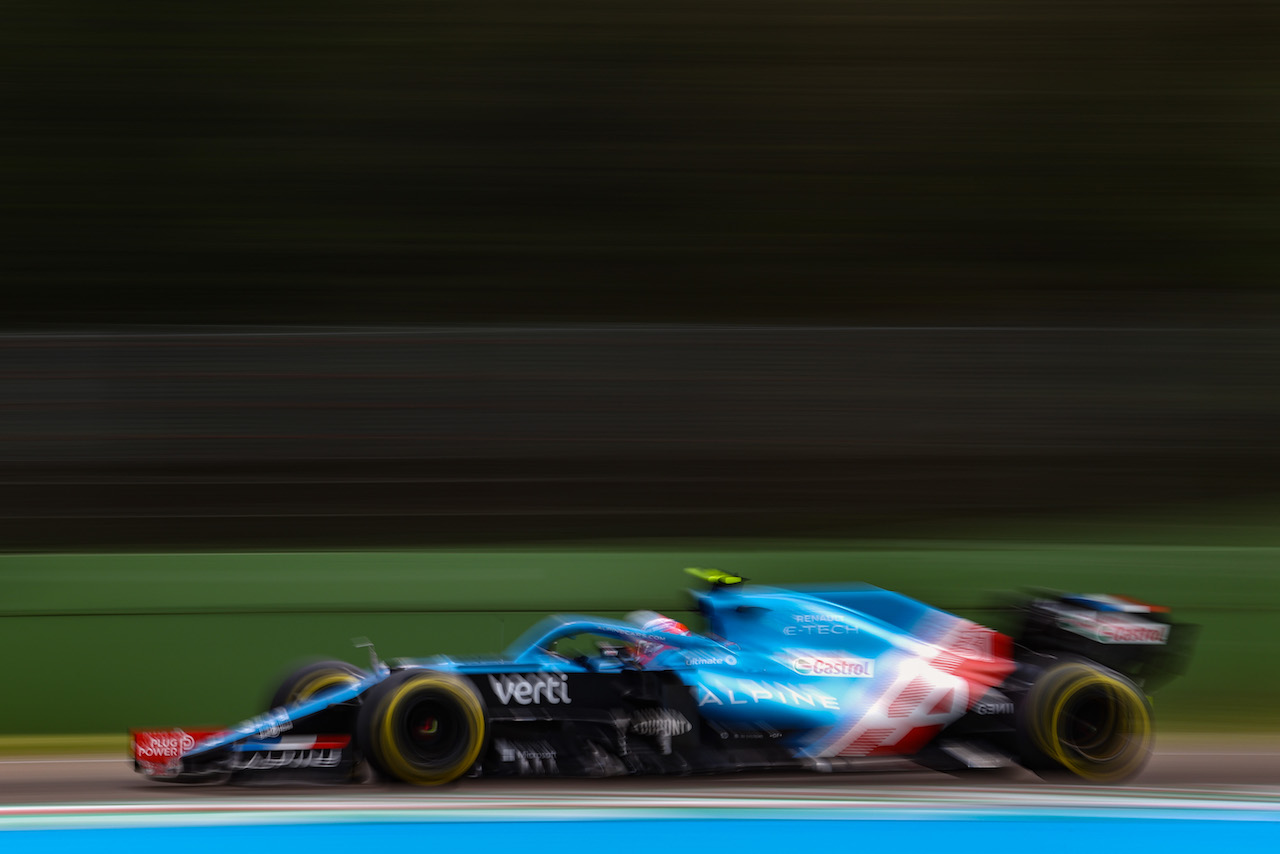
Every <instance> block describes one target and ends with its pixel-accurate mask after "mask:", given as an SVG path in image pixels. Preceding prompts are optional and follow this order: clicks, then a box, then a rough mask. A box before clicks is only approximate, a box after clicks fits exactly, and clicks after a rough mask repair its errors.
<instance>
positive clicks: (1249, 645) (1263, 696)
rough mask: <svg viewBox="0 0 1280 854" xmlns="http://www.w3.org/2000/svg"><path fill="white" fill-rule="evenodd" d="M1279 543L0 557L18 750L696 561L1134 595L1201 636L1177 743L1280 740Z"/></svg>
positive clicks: (606, 606)
mask: <svg viewBox="0 0 1280 854" xmlns="http://www.w3.org/2000/svg"><path fill="white" fill-rule="evenodd" d="M1278 560H1280V546H1275V545H1261V544H1253V545H1247V546H1240V545H1212V544H1209V543H1198V544H1193V545H1189V544H1185V543H1181V544H1179V543H1172V544H1168V543H1164V544H1150V545H1148V544H1137V545H1134V544H1121V543H1100V544H1081V543H1078V542H1077V543H1055V542H1044V541H1040V542H1029V541H1027V542H1010V541H1001V542H994V543H993V542H968V541H948V542H940V541H919V540H916V541H902V542H863V543H851V544H843V545H838V546H836V545H832V544H830V543H806V544H796V543H758V544H754V545H751V546H746V545H743V544H740V543H737V544H734V547H714V546H712V547H708V546H707V545H705V544H703V545H701V546H698V547H688V548H664V549H628V550H623V549H608V550H606V549H585V548H582V549H571V550H569V549H566V550H560V551H519V550H515V549H511V550H432V551H419V552H405V551H399V552H329V553H314V554H308V553H285V554H141V555H38V556H31V555H8V556H0V589H2V590H3V591H4V592H5V597H4V599H3V602H2V603H0V663H2V664H3V666H4V668H5V671H4V672H5V673H6V682H7V686H8V695H9V696H10V697H11V698H13V697H19V698H22V701H21V702H9V703H6V704H4V706H3V707H0V733H33V734H59V733H77V732H85V733H94V732H104V731H105V732H113V731H115V732H123V731H125V730H126V729H127V728H128V727H130V726H172V725H180V724H181V725H189V726H219V725H224V724H229V723H233V722H235V721H237V720H239V719H242V718H244V717H247V716H249V715H251V714H255V713H257V712H258V711H261V709H262V707H263V705H264V704H265V702H266V698H267V695H268V694H269V692H270V687H271V685H272V684H274V682H275V681H276V680H277V679H278V678H279V676H280V674H281V672H282V670H283V669H284V668H286V667H287V666H288V665H289V664H290V663H291V662H293V661H295V660H297V659H299V658H303V657H306V656H323V657H336V658H343V659H346V660H349V661H352V662H354V663H357V664H359V663H363V662H364V661H365V660H367V659H366V658H365V657H364V653H363V652H360V651H358V650H355V649H354V648H353V647H352V646H351V645H350V639H351V638H352V637H356V636H367V637H370V638H372V639H373V640H374V641H376V642H377V644H378V649H379V651H380V653H381V654H382V655H383V656H385V657H397V656H420V655H427V654H432V653H436V652H452V653H458V654H471V653H485V652H496V651H500V650H501V649H502V648H503V647H504V646H505V645H506V644H508V643H509V642H510V641H511V640H512V639H513V638H514V637H515V636H516V635H517V634H518V633H519V632H520V631H522V630H523V629H524V628H526V627H527V626H528V625H530V624H531V623H532V622H533V621H535V620H536V619H537V618H538V617H539V616H541V615H542V614H544V613H548V612H566V611H568V612H573V611H584V612H588V613H600V614H604V615H613V616H616V615H618V614H619V613H621V612H624V611H627V610H630V609H633V608H642V607H643V608H654V609H657V610H664V611H670V612H674V613H680V612H682V611H684V610H685V609H687V608H688V607H689V600H688V598H687V595H686V593H685V588H686V586H687V582H688V581H691V579H688V578H687V577H686V576H684V575H683V574H682V573H681V572H680V569H681V568H682V567H684V566H689V565H701V566H716V567H720V568H723V569H728V570H732V571H734V572H737V573H741V574H743V575H746V576H748V577H750V578H751V579H752V580H753V581H755V582H759V583H765V584H790V583H801V582H808V583H817V584H827V583H830V584H836V583H842V582H849V581H866V582H870V583H873V584H877V585H879V586H882V587H886V588H889V589H893V590H899V591H901V592H904V593H907V594H908V595H912V596H916V597H917V598H920V599H923V600H924V601H926V602H929V603H931V604H934V605H937V606H939V607H943V608H947V609H950V610H953V611H958V612H960V613H962V614H965V615H971V616H974V617H975V618H978V619H982V618H983V617H984V615H985V614H989V612H986V611H984V608H986V607H989V603H990V600H991V598H992V597H993V596H994V595H995V594H996V593H997V592H998V591H1007V590H1010V589H1016V588H1020V587H1025V586H1047V587H1056V588H1064V589H1073V590H1080V591H1087V592H1092V591H1100V592H1114V593H1123V594H1127V595H1131V596H1135V597H1137V598H1140V599H1146V600H1149V601H1154V602H1159V603H1162V604H1166V605H1170V606H1172V607H1173V608H1174V609H1175V613H1176V614H1177V616H1179V617H1180V618H1182V619H1184V620H1187V621H1190V622H1195V623H1198V624H1200V625H1201V627H1202V628H1201V635H1200V640H1199V645H1198V649H1197V654H1196V657H1195V660H1194V661H1193V664H1192V667H1191V670H1190V671H1189V672H1188V673H1187V674H1186V676H1185V677H1183V678H1182V679H1180V680H1178V681H1176V682H1174V683H1173V684H1172V685H1170V686H1169V687H1168V688H1167V689H1165V690H1164V691H1162V692H1161V693H1160V694H1159V695H1157V697H1156V710H1157V714H1158V716H1159V718H1160V721H1161V724H1162V726H1166V727H1175V728H1180V729H1192V730H1205V729H1208V730H1214V731H1220V732H1230V731H1233V730H1237V729H1241V730H1245V729H1247V730H1259V729H1263V730H1265V729H1280V717H1278V716H1277V712H1276V710H1277V709H1280V680H1276V679H1275V678H1274V676H1273V674H1274V673H1275V670H1276V665H1275V662H1276V661H1280V632H1277V631H1276V628H1277V625H1280V573H1278V572H1277V571H1276V567H1277V566H1278V565H1280V564H1278Z"/></svg>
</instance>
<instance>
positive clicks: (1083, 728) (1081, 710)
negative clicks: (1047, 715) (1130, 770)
mask: <svg viewBox="0 0 1280 854" xmlns="http://www.w3.org/2000/svg"><path fill="white" fill-rule="evenodd" d="M1122 706H1123V703H1122V701H1121V700H1120V698H1119V697H1117V696H1116V695H1115V692H1113V691H1111V690H1109V689H1108V688H1107V687H1105V686H1102V685H1093V686H1089V687H1087V688H1085V689H1083V690H1081V691H1078V692H1077V693H1076V694H1075V695H1074V696H1072V697H1071V698H1070V699H1069V700H1068V701H1067V702H1066V703H1065V704H1064V707H1063V710H1062V713H1061V716H1060V718H1059V724H1058V740H1059V744H1061V745H1062V748H1063V749H1064V750H1066V751H1070V752H1071V753H1074V754H1075V755H1076V756H1079V757H1080V758H1081V759H1084V760H1085V761H1087V762H1098V763H1103V762H1110V761H1113V760H1114V759H1116V758H1117V757H1118V756H1120V755H1121V754H1122V753H1123V752H1124V749H1125V747H1126V746H1127V745H1128V744H1129V740H1130V737H1131V735H1132V729H1133V727H1132V716H1130V715H1126V714H1124V712H1123V709H1122Z"/></svg>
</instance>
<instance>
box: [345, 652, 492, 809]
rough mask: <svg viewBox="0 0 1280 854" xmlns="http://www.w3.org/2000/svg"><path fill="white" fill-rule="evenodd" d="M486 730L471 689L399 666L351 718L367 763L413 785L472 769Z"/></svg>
mask: <svg viewBox="0 0 1280 854" xmlns="http://www.w3.org/2000/svg"><path fill="white" fill-rule="evenodd" d="M487 729H488V727H487V723H486V719H485V711H484V704H483V702H482V701H481V699H480V695H479V694H477V693H476V690H475V688H473V687H471V684H470V683H469V682H467V681H465V680H464V679H461V678H459V677H457V676H454V675H452V674H448V673H436V672H434V671H430V670H401V671H398V672H396V673H393V674H392V675H391V676H389V677H387V679H386V680H384V681H382V682H380V683H379V684H378V685H376V686H375V687H374V688H373V689H371V690H370V691H369V693H368V694H367V695H366V697H365V701H364V704H363V705H362V706H361V707H360V716H359V719H358V721H357V723H356V734H357V739H358V742H359V744H360V747H361V749H362V750H363V751H364V755H365V758H366V759H368V760H369V764H371V765H372V766H373V767H374V768H375V769H376V770H377V771H378V772H379V773H381V774H382V775H383V776H386V777H391V778H393V779H397V780H401V781H403V782H405V783H411V784H413V785H417V786H438V785H441V784H443V783H448V782H451V781H453V780H456V779H457V778H458V777H461V776H462V775H463V774H465V773H467V771H469V770H471V767H472V766H473V765H475V763H476V760H478V759H479V758H480V752H481V750H482V749H483V748H484V743H485V735H486V732H487Z"/></svg>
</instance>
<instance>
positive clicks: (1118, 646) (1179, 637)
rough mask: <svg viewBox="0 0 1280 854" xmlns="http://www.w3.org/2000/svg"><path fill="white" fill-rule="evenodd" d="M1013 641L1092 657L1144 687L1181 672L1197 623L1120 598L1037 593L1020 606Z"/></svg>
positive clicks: (1045, 650) (1046, 650) (1039, 649)
mask: <svg viewBox="0 0 1280 854" xmlns="http://www.w3.org/2000/svg"><path fill="white" fill-rule="evenodd" d="M1016 611H1017V613H1018V616H1019V620H1018V625H1017V627H1016V628H1015V629H1014V631H1013V637H1014V640H1015V642H1016V643H1017V644H1018V645H1019V646H1021V647H1024V648H1026V649H1027V650H1030V651H1031V652H1035V653H1047V654H1058V655H1062V654H1065V655H1071V656H1080V657H1082V658H1088V659H1091V660H1093V661H1096V662H1098V663H1099V664H1101V665H1103V666H1104V667H1109V668H1111V669H1112V670H1116V671H1119V672H1120V673H1123V674H1125V675H1126V676H1128V677H1129V678H1131V679H1133V680H1134V681H1135V682H1137V683H1138V684H1140V685H1142V686H1143V688H1144V689H1145V690H1146V691H1153V690H1155V689H1156V688H1158V687H1160V686H1161V685H1164V684H1165V683H1167V682H1169V681H1170V680H1172V679H1173V678H1174V677H1176V676H1179V675H1181V674H1182V673H1183V672H1184V671H1185V670H1186V669H1187V664H1188V663H1189V661H1190V659H1191V649H1192V646H1193V645H1194V643H1195V635H1196V629H1197V627H1196V626H1193V625H1188V624H1186V623H1175V622H1174V621H1173V620H1172V619H1171V618H1170V616H1169V609H1168V608H1163V607H1160V606H1158V605H1149V604H1147V603H1145V602H1138V601H1136V600H1133V599H1127V598H1125V597H1121V596H1109V595H1100V594H1091V595H1081V594H1074V593H1058V592H1048V591H1044V592H1038V593H1035V594H1033V595H1031V596H1029V597H1027V598H1026V599H1024V600H1023V601H1021V602H1020V603H1019V604H1018V605H1017V606H1016Z"/></svg>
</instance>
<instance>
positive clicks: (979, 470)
mask: <svg viewBox="0 0 1280 854" xmlns="http://www.w3.org/2000/svg"><path fill="white" fill-rule="evenodd" d="M1277 24H1280V7H1277V6H1276V5H1275V4H1273V3H1265V2H1256V3H1253V2H1223V1H1222V0H1217V1H1216V2H1208V0H1206V1H1205V2H1177V0H1165V1H1164V2H1143V0H1111V2H1088V0H1070V2H1059V0H1043V2H1036V0H1009V1H1008V2H998V0H992V2H982V1H981V0H973V1H972V2H967V1H966V2H960V1H959V0H956V1H955V2H944V0H929V1H928V2H924V0H920V1H919V2H916V0H887V2H860V0H839V1H838V2H837V0H785V2H784V1H783V0H776V2H764V0H737V2H701V1H700V0H679V2H666V0H656V1H655V0H645V2H629V0H607V2H606V0H591V2H585V1H584V2H559V0H552V2H488V0H460V2H436V1H435V0H366V1H365V2H359V3H356V2H325V0H312V1H311V2H297V3H288V2H267V3H264V2H220V3H213V4H178V3H166V2H157V3H142V2H130V1H129V0H121V2H110V3H103V2H89V0H85V2H68V1H67V0H42V1H41V2H17V0H14V2H6V3H5V4H4V5H3V7H0V281H3V283H4V289H3V296H4V311H3V314H2V315H0V317H2V318H3V321H2V322H0V323H2V325H3V327H4V329H5V330H7V331H6V332H5V333H4V334H3V336H0V542H3V543H4V544H6V547H7V548H10V549H19V550H20V549H40V548H54V547H57V548H67V547H73V548H97V547H113V548H114V547H147V546H170V545H173V546H229V547H237V546H298V545H308V546H315V545H335V546H341V545H370V544H415V543H424V544H429V543H446V542H495V541H499V542H500V541H503V540H519V541H529V540H560V539H563V540H583V539H592V538H602V537H608V538H611V537H619V538H630V539H634V538H636V537H666V536H704V537H705V536H741V535H744V534H749V535H753V536H762V535H763V536H769V535H779V536H781V535H819V536H858V535H865V534H867V533H872V532H875V533H883V532H887V531H888V532H892V531H908V532H910V531H912V530H918V529H921V528H922V527H928V526H932V525H935V524H937V523H940V522H963V521H964V520H966V519H971V518H1015V517H1023V516H1035V515H1036V514H1051V513H1061V512H1064V511H1069V512H1098V513H1103V514H1105V513H1108V512H1112V511H1114V510H1116V509H1132V508H1134V507H1151V506H1157V507H1158V506H1161V505H1162V504H1170V503H1178V502H1197V501H1205V500H1208V501H1246V502H1248V501H1253V500H1257V499H1259V498H1261V499H1263V500H1269V496H1274V495H1275V494H1276V493H1277V492H1280V489H1278V487H1280V465H1277V463H1280V448H1278V447H1277V443H1276V441H1275V439H1274V436H1275V435H1276V428H1277V427H1278V426H1280V394H1278V393H1277V392H1280V388H1278V386H1280V371H1278V370H1277V368H1278V367H1280V358H1278V357H1280V331H1277V330H1280V325H1277V323H1276V319H1277V309H1278V307H1280V301H1278V299H1277V290H1276V287H1275V285H1274V281H1273V280H1274V279H1275V277H1276V274H1277V272H1278V271H1280V249H1278V241H1277V225H1278V224H1280V192H1278V191H1280V28H1278V27H1277Z"/></svg>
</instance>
